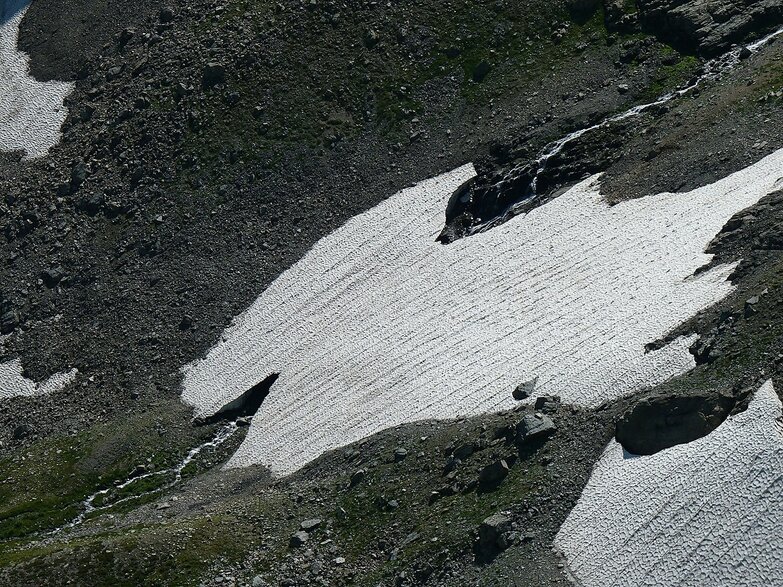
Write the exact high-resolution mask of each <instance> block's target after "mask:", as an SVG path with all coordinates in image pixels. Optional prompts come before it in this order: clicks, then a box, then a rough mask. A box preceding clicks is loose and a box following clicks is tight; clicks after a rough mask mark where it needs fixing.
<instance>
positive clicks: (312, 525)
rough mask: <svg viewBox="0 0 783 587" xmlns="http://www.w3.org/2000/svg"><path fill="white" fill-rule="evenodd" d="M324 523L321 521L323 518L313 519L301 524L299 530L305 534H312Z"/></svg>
mask: <svg viewBox="0 0 783 587" xmlns="http://www.w3.org/2000/svg"><path fill="white" fill-rule="evenodd" d="M322 523H323V520H321V518H312V519H310V520H304V521H303V522H302V523H301V524H299V528H300V529H301V530H304V531H305V532H312V531H313V530H315V529H316V528H318V526H320V525H321V524H322Z"/></svg>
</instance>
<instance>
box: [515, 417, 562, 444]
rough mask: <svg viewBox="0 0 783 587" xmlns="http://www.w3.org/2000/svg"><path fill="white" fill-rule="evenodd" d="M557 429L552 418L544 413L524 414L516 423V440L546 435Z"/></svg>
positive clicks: (521, 440)
mask: <svg viewBox="0 0 783 587" xmlns="http://www.w3.org/2000/svg"><path fill="white" fill-rule="evenodd" d="M555 430H557V426H555V423H554V422H553V421H552V418H550V417H549V416H545V415H544V414H526V415H525V416H524V417H523V418H522V420H520V421H519V424H517V431H516V439H517V442H527V441H530V440H532V439H534V438H542V437H544V436H548V435H550V434H552V433H554V432H555Z"/></svg>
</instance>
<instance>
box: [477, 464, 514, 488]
mask: <svg viewBox="0 0 783 587" xmlns="http://www.w3.org/2000/svg"><path fill="white" fill-rule="evenodd" d="M508 472H509V466H508V463H507V462H506V461H505V460H504V459H501V460H499V461H495V462H494V463H491V464H489V465H487V466H486V467H484V468H483V469H481V472H480V473H479V484H480V485H481V486H482V487H494V486H496V485H499V484H500V482H501V481H503V479H505V478H506V477H507V476H508Z"/></svg>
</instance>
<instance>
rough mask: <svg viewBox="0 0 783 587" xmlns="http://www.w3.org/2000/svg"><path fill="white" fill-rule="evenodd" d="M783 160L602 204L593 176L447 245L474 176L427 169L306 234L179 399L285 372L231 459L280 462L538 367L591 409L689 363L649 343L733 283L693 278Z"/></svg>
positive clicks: (226, 396) (275, 465) (433, 414)
mask: <svg viewBox="0 0 783 587" xmlns="http://www.w3.org/2000/svg"><path fill="white" fill-rule="evenodd" d="M782 166H783V150H781V151H778V152H776V153H774V154H772V155H770V156H769V157H767V158H765V159H763V160H762V161H760V162H758V163H756V164H755V165H752V166H750V167H748V168H747V169H744V170H742V171H739V172H737V173H735V174H733V175H731V176H729V177H727V178H725V179H723V180H721V181H718V182H716V183H715V184H712V185H708V186H705V187H702V188H699V189H697V190H694V191H692V192H689V193H684V194H659V195H655V196H650V197H646V198H642V199H637V200H632V201H628V202H623V203H621V204H618V205H616V206H613V207H610V206H608V205H607V204H605V203H604V201H603V199H602V197H601V194H600V191H599V185H598V177H597V176H596V177H593V178H591V179H588V180H586V181H584V182H582V183H580V184H578V185H577V186H575V187H573V188H572V189H571V190H569V191H568V192H567V193H565V194H564V195H562V196H560V197H559V198H557V199H555V200H553V201H552V202H549V203H547V204H546V205H544V206H541V207H539V208H537V209H535V210H533V211H531V212H530V213H529V214H527V215H525V216H518V217H516V218H514V219H512V220H511V221H509V222H507V223H506V224H503V225H502V226H499V227H497V228H495V229H494V230H491V231H488V232H486V233H482V234H478V235H475V236H472V237H471V238H467V239H461V240H459V241H457V242H455V243H453V244H450V245H448V246H443V245H441V244H439V243H437V242H435V238H436V237H437V235H438V234H439V233H440V230H441V229H442V226H443V221H444V210H445V207H446V203H447V201H448V199H449V197H450V196H451V194H452V192H453V191H454V190H455V188H457V187H458V186H459V185H460V184H461V183H463V182H464V181H466V180H467V179H469V178H470V177H472V176H473V175H474V173H475V171H474V169H473V167H472V166H470V165H468V166H464V167H461V168H459V169H457V170H455V171H452V172H450V173H447V174H445V175H443V176H440V177H437V178H435V179H431V180H428V181H425V182H423V183H421V184H418V185H416V186H415V187H413V188H410V189H407V190H404V191H402V192H400V193H398V194H396V195H395V196H393V197H391V198H389V199H388V200H386V201H385V202H383V203H381V204H380V205H378V206H376V207H375V208H373V209H371V210H369V211H367V212H365V213H363V214H361V215H359V216H356V217H355V218H353V219H351V220H350V221H349V222H347V223H346V224H345V225H344V226H343V227H341V228H340V229H338V230H337V231H335V232H334V233H333V234H331V235H330V236H327V237H325V238H323V239H321V240H320V241H319V242H318V243H316V245H315V246H314V247H313V248H312V249H311V250H310V252H308V253H307V255H305V256H304V257H303V258H302V259H301V260H300V261H299V262H298V263H297V264H295V265H294V266H293V267H291V268H290V269H289V270H288V271H286V272H285V273H283V274H282V275H281V276H280V277H279V278H278V279H277V280H276V281H275V282H274V283H273V284H272V285H271V286H270V287H269V288H268V289H267V290H266V291H265V292H264V293H263V294H262V295H261V296H260V297H259V298H258V300H256V302H255V303H254V304H253V305H252V306H251V307H250V308H249V309H248V310H246V311H245V312H244V313H243V314H241V315H240V316H238V317H237V318H236V319H235V321H234V323H233V324H232V325H231V327H229V328H228V329H227V330H226V332H225V333H224V335H223V337H222V340H221V341H220V343H219V344H217V345H216V346H215V347H214V348H213V349H212V350H211V351H210V352H209V354H208V355H207V357H206V358H204V359H203V360H200V361H195V362H193V363H191V364H190V365H188V366H186V368H185V380H184V389H183V395H182V397H183V400H184V401H185V402H187V403H188V404H190V405H192V406H194V407H195V411H196V413H197V415H200V416H208V415H210V414H213V413H215V412H216V411H218V410H219V409H220V407H222V406H223V405H225V404H226V403H228V402H229V401H231V400H233V399H235V398H236V397H238V396H239V395H241V394H242V393H243V392H245V391H246V390H247V389H249V388H250V387H252V386H254V385H256V384H257V383H258V382H259V381H261V380H263V379H264V378H266V377H267V376H268V375H270V374H272V373H280V377H279V379H278V380H277V381H276V382H275V384H274V385H273V387H272V389H271V392H270V394H269V396H268V397H267V398H266V400H265V402H264V404H263V405H262V406H261V409H260V410H259V412H258V414H257V415H256V417H255V418H254V419H253V423H252V427H251V429H250V432H249V434H248V437H247V438H246V440H245V441H244V443H243V444H242V446H241V447H240V448H239V450H238V451H237V453H236V454H235V455H234V456H233V458H232V460H231V461H230V464H231V465H232V466H242V465H249V464H255V463H260V464H263V465H266V466H268V467H269V468H270V469H271V470H272V471H273V472H274V473H275V474H287V473H290V472H292V471H295V470H297V469H298V468H300V467H302V466H303V465H304V464H306V463H307V462H308V461H310V460H312V459H314V458H316V457H318V456H319V455H320V454H322V453H323V452H325V451H327V450H330V449H333V448H336V447H339V446H343V445H345V444H348V443H351V442H354V441H356V440H359V439H361V438H364V437H366V436H369V435H371V434H373V433H375V432H378V431H380V430H382V429H385V428H388V427H391V426H395V425H398V424H403V423H406V422H411V421H415V420H421V419H429V418H453V417H457V416H461V415H475V414H480V413H486V412H492V411H498V410H503V409H507V408H510V407H512V406H513V405H515V403H516V402H515V401H514V400H513V399H512V391H513V390H514V388H515V387H516V386H517V385H518V384H519V383H521V382H523V381H530V380H531V379H534V378H535V377H537V378H538V382H537V385H536V394H545V393H555V394H558V395H560V396H562V398H563V400H564V401H566V402H575V403H580V404H583V405H588V406H594V405H597V404H599V403H601V402H602V401H604V400H607V399H611V398H615V397H617V396H620V395H623V394H627V393H631V392H634V391H636V390H638V389H640V388H643V387H646V386H650V385H655V384H657V383H659V382H661V381H664V380H666V379H668V378H670V377H672V376H674V375H677V374H679V373H682V372H684V371H686V370H687V369H689V368H691V367H692V366H693V364H694V363H693V359H692V357H691V355H690V354H689V352H688V346H689V345H690V344H691V342H692V341H693V339H692V338H680V339H678V340H676V341H674V342H673V343H672V344H670V345H668V346H666V347H664V348H663V349H660V350H658V351H655V352H651V353H647V354H645V352H644V345H645V344H646V343H648V342H650V341H653V340H656V339H658V338H659V337H661V336H663V335H664V334H665V333H667V332H668V331H669V330H671V329H672V328H674V327H675V326H677V325H678V324H680V323H681V322H682V321H684V320H686V319H687V318H689V317H691V316H693V315H694V314H695V313H696V312H698V311H699V310H700V309H703V308H705V307H708V306H710V305H711V304H713V303H715V302H717V301H719V300H720V299H722V298H723V297H724V296H726V295H727V294H728V293H729V292H730V291H731V290H732V286H731V285H730V284H729V283H728V282H727V281H726V278H727V276H728V275H729V274H730V273H731V271H732V269H733V266H729V265H724V266H720V267H717V268H715V269H713V270H711V271H709V272H705V273H702V274H700V275H699V276H697V277H693V273H694V271H695V270H696V269H697V268H698V267H700V266H702V265H704V264H705V263H707V262H708V261H709V260H710V259H711V256H710V255H707V254H705V253H704V250H705V248H706V247H707V245H708V244H709V242H710V241H711V239H712V238H713V237H714V236H715V234H716V233H717V232H718V231H719V230H720V229H721V227H722V226H723V224H724V223H725V222H726V221H727V220H729V218H730V217H731V216H732V215H733V214H735V213H736V212H738V211H740V210H742V209H744V208H746V207H748V206H750V205H752V204H754V203H756V202H757V201H758V200H759V199H760V198H762V197H763V196H765V195H766V194H767V193H769V192H770V191H772V187H773V185H774V184H775V182H776V181H777V180H778V178H779V177H780V169H781V167H782Z"/></svg>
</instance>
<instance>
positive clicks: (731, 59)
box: [467, 27, 783, 236]
mask: <svg viewBox="0 0 783 587" xmlns="http://www.w3.org/2000/svg"><path fill="white" fill-rule="evenodd" d="M781 35H783V27H782V28H779V29H777V30H776V31H774V32H772V33H770V34H768V35H767V36H765V37H763V38H761V39H759V40H758V41H755V42H753V43H751V44H749V45H744V46H740V47H736V48H734V49H732V50H731V51H729V52H727V53H724V54H723V55H721V56H719V57H715V58H714V59H711V60H709V61H707V62H706V63H705V64H704V73H702V74H701V75H700V76H699V77H697V78H696V79H695V80H693V81H692V82H691V83H689V84H688V85H686V86H684V87H682V88H679V89H677V90H673V91H671V92H669V93H667V94H664V95H663V96H661V97H660V98H658V99H657V100H655V101H653V102H648V103H646V104H639V105H637V106H634V107H633V108H630V109H628V110H626V111H625V112H621V113H619V114H614V115H612V116H609V117H607V118H605V119H604V120H602V121H601V122H599V123H597V124H594V125H592V126H588V127H585V128H581V129H579V130H576V131H574V132H572V133H570V134H567V135H566V136H564V137H563V138H561V139H558V140H556V141H554V142H552V143H549V144H548V145H547V146H546V147H545V148H544V150H543V153H542V154H541V155H540V156H539V157H538V159H536V160H535V162H534V167H535V170H536V171H535V174H534V176H533V180H532V181H531V182H530V185H529V187H528V193H527V195H526V196H525V198H523V199H522V200H521V201H518V202H515V203H513V204H511V205H510V206H509V208H508V209H507V210H506V211H505V212H503V213H502V214H500V215H498V216H496V217H495V218H493V219H492V220H489V221H487V222H485V223H483V224H479V225H477V226H474V227H471V228H470V229H469V230H468V231H467V236H470V235H472V234H476V233H479V232H484V231H486V230H489V229H491V228H494V227H495V226H497V225H499V224H502V223H504V222H506V221H507V220H508V219H509V218H511V217H513V216H516V215H518V214H519V213H521V212H522V209H523V208H524V207H525V206H526V205H527V204H529V202H530V201H531V199H533V200H535V199H536V198H538V196H539V194H538V193H537V187H538V178H539V177H540V176H541V174H542V173H544V171H546V169H547V167H548V165H549V162H550V161H551V160H552V158H553V157H555V156H556V155H558V154H560V152H561V151H562V150H563V149H564V148H565V146H566V145H568V144H570V143H572V142H573V141H575V140H577V139H579V138H581V137H582V136H584V135H586V134H587V133H590V132H593V131H595V130H598V129H601V128H606V127H607V126H609V125H610V124H612V123H615V122H620V121H623V120H627V119H629V118H634V117H636V116H639V115H640V114H643V113H644V112H647V111H648V110H651V109H653V108H656V107H658V106H661V105H663V104H666V103H668V102H671V101H672V100H674V99H676V98H679V97H680V96H684V95H686V94H688V93H690V92H691V91H693V90H694V89H695V88H697V87H698V86H699V85H700V84H701V83H703V82H705V81H709V80H714V79H716V78H717V77H719V76H720V75H721V74H723V73H725V72H727V71H729V70H731V69H733V68H734V67H736V66H737V65H738V64H739V63H740V61H741V60H742V59H741V57H740V55H741V54H742V52H743V51H744V50H749V51H750V52H751V53H756V52H757V51H758V50H759V49H760V48H761V47H763V46H764V45H766V44H767V43H769V42H770V41H771V40H772V39H774V38H776V37H779V36H781ZM522 166H526V164H520V165H518V166H516V167H514V168H512V169H511V170H510V171H509V172H508V173H506V176H505V178H504V179H502V180H501V181H500V185H501V186H502V184H504V183H506V182H507V181H513V179H514V177H515V176H516V174H517V172H518V171H519V170H521V168H522Z"/></svg>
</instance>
